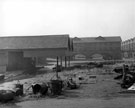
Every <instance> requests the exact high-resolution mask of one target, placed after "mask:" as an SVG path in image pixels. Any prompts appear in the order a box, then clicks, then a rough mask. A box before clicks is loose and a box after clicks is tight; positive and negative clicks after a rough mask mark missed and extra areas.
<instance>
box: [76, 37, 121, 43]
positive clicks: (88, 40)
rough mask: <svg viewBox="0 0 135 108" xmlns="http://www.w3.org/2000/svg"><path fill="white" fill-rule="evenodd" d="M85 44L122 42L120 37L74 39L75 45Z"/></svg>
mask: <svg viewBox="0 0 135 108" xmlns="http://www.w3.org/2000/svg"><path fill="white" fill-rule="evenodd" d="M84 42H121V37H120V36H111V37H102V36H99V37H83V38H77V37H75V38H74V43H84Z"/></svg>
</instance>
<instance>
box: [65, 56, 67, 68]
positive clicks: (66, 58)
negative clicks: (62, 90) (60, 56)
mask: <svg viewBox="0 0 135 108" xmlns="http://www.w3.org/2000/svg"><path fill="white" fill-rule="evenodd" d="M65 68H67V57H66V56H65Z"/></svg>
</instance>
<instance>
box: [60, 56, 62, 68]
mask: <svg viewBox="0 0 135 108" xmlns="http://www.w3.org/2000/svg"><path fill="white" fill-rule="evenodd" d="M60 65H61V69H62V56H61V57H60Z"/></svg>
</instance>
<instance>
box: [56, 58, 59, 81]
mask: <svg viewBox="0 0 135 108" xmlns="http://www.w3.org/2000/svg"><path fill="white" fill-rule="evenodd" d="M58 65H59V57H58V56H57V65H56V78H58Z"/></svg>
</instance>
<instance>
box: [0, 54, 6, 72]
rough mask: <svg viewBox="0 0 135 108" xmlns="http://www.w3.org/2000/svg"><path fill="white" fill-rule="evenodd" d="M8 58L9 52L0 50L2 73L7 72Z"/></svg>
mask: <svg viewBox="0 0 135 108" xmlns="http://www.w3.org/2000/svg"><path fill="white" fill-rule="evenodd" d="M7 63H8V59H7V52H6V51H0V73H4V72H6V67H7Z"/></svg>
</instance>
